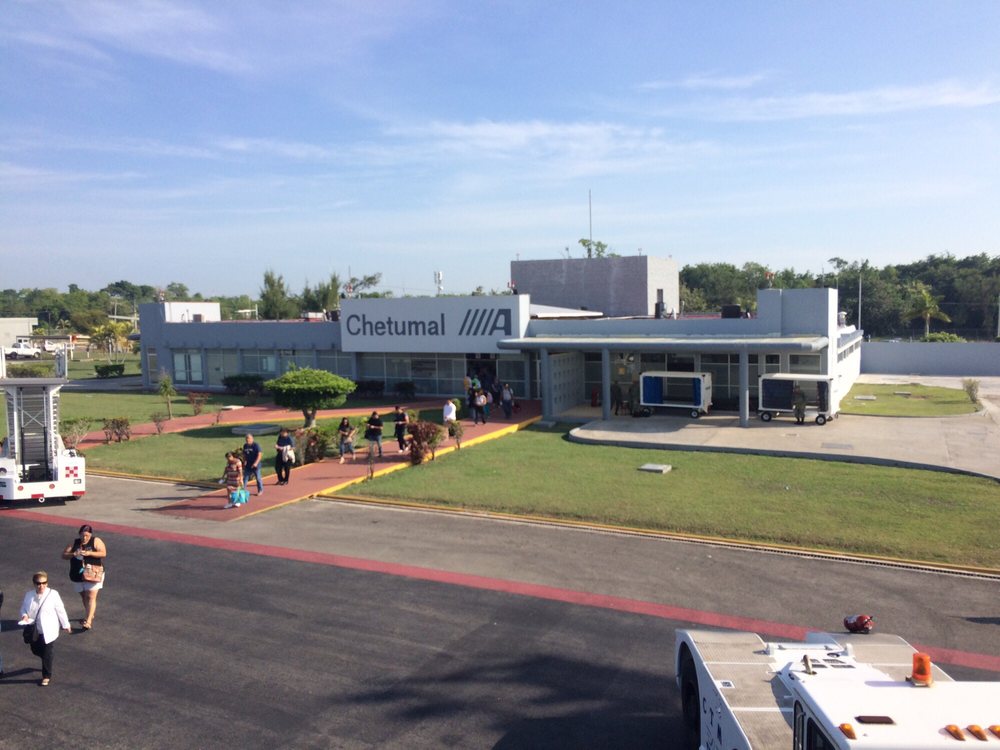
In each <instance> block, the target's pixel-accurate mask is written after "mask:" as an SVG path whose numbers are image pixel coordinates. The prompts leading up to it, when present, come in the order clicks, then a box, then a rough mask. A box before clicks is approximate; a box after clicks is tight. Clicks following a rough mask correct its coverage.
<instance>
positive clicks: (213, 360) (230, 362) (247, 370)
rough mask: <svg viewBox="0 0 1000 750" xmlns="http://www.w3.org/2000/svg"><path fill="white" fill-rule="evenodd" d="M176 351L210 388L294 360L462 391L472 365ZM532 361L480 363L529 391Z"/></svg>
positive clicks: (444, 358)
mask: <svg viewBox="0 0 1000 750" xmlns="http://www.w3.org/2000/svg"><path fill="white" fill-rule="evenodd" d="M170 354H171V362H172V364H173V370H174V374H173V378H174V382H175V383H177V384H178V385H204V386H210V387H217V386H222V385H223V380H224V379H225V378H226V377H227V376H229V375H237V374H250V375H260V376H262V377H264V378H273V377H277V376H278V375H280V374H281V373H284V372H287V371H288V370H289V369H290V368H291V367H292V366H293V365H294V366H295V367H313V368H316V369H319V370H327V371H328V372H332V373H334V374H335V375H341V376H343V377H346V378H350V379H352V380H381V381H383V382H384V383H385V386H386V391H390V392H391V391H392V390H394V388H395V386H396V385H397V384H398V383H400V382H404V381H413V383H414V384H415V385H416V388H417V393H422V394H443V395H449V394H454V395H459V394H461V393H462V391H463V379H464V377H465V374H466V372H468V371H469V369H470V366H469V360H468V359H467V358H466V357H465V356H464V355H448V354H441V355H434V354H386V353H364V354H358V355H357V370H355V366H354V362H355V359H354V357H355V355H353V354H345V353H343V352H337V351H333V350H315V351H314V350H309V351H295V350H290V349H288V350H283V349H208V350H205V352H204V359H203V358H202V350H201V349H193V348H192V349H174V350H172V351H171V353H170ZM146 362H147V367H148V368H149V373H150V377H151V378H152V379H156V377H157V376H158V374H159V367H158V359H157V353H156V350H155V349H148V350H147V352H146ZM477 362H479V360H477ZM203 363H204V367H203ZM528 363H529V358H528V357H527V356H526V355H521V354H514V355H500V356H499V357H497V358H496V359H495V360H486V361H485V362H480V365H479V366H480V367H487V366H489V369H490V371H491V374H495V375H496V377H497V378H498V379H499V380H501V381H503V382H506V383H509V384H510V385H511V387H512V388H513V389H514V392H515V393H521V394H526V393H528V392H529V391H528V385H529V382H530V379H529V367H528Z"/></svg>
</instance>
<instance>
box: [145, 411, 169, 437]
mask: <svg viewBox="0 0 1000 750" xmlns="http://www.w3.org/2000/svg"><path fill="white" fill-rule="evenodd" d="M149 418H150V419H151V420H152V421H153V426H154V427H156V434H157V435H162V434H163V428H164V426H166V424H167V422H168V421H169V420H170V417H169V416H167V415H166V414H164V413H163V412H162V411H158V412H155V413H153V414H150V415H149Z"/></svg>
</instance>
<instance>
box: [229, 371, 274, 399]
mask: <svg viewBox="0 0 1000 750" xmlns="http://www.w3.org/2000/svg"><path fill="white" fill-rule="evenodd" d="M222 384H223V385H224V386H225V387H226V393H228V394H230V395H231V396H246V395H248V394H249V393H250V391H255V392H256V393H260V392H261V391H263V390H264V378H263V376H261V375H227V376H226V377H224V378H223V379H222Z"/></svg>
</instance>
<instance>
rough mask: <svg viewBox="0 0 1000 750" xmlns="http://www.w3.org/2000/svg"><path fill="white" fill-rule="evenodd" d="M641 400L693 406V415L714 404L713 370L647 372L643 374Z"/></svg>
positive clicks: (676, 406)
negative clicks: (710, 371) (709, 371)
mask: <svg viewBox="0 0 1000 750" xmlns="http://www.w3.org/2000/svg"><path fill="white" fill-rule="evenodd" d="M639 404H640V405H641V406H645V407H649V408H652V407H667V408H674V409H689V410H690V414H691V416H692V417H693V418H695V419H697V418H698V417H700V416H701V415H702V414H708V410H709V409H711V408H712V374H711V373H708V372H644V373H642V374H641V375H640V376H639Z"/></svg>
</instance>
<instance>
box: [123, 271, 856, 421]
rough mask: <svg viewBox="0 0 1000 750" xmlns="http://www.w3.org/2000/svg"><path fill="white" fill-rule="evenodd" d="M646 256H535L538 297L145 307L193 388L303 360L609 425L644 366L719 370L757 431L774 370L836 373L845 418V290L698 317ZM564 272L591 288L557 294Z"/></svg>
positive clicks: (529, 275)
mask: <svg viewBox="0 0 1000 750" xmlns="http://www.w3.org/2000/svg"><path fill="white" fill-rule="evenodd" d="M639 259H640V260H646V259H645V258H643V257H642V256H639ZM635 260H636V259H635V258H601V259H566V260H560V261H521V262H517V263H516V264H512V272H514V273H516V274H517V275H518V276H520V279H521V280H517V286H518V291H521V290H522V289H525V290H527V289H531V288H533V287H534V288H536V289H537V290H538V292H537V293H536V294H534V295H533V294H531V293H530V292H529V293H523V294H522V293H518V294H511V295H500V296H468V297H413V298H401V299H392V298H389V299H384V298H378V299H345V300H342V305H341V309H340V310H339V316H335V317H337V318H339V319H335V320H327V319H321V320H290V321H249V320H241V321H223V320H221V319H220V312H219V305H218V303H212V302H163V303H155V304H148V305H142V306H141V307H140V311H139V312H140V326H141V331H142V334H141V336H142V338H141V341H142V352H143V358H142V373H143V383H144V385H146V386H147V387H153V386H154V385H155V382H156V379H157V377H158V374H159V372H161V371H166V372H167V373H169V374H170V376H171V377H172V378H173V381H174V383H175V384H176V385H177V387H178V388H179V389H184V390H221V389H222V388H223V378H225V377H226V376H228V375H234V374H241V373H246V374H259V375H261V376H263V377H264V378H265V379H266V378H271V377H277V376H278V375H280V374H281V373H283V372H285V371H286V370H287V369H288V368H289V366H290V365H293V364H294V365H295V366H298V367H314V368H318V369H324V370H328V371H330V372H333V373H336V374H338V375H342V376H344V377H347V378H350V379H352V380H355V381H358V380H377V381H382V382H384V383H385V389H386V393H391V392H393V390H394V387H395V385H396V384H398V383H400V382H404V381H412V382H413V383H414V384H415V386H416V390H417V394H418V395H419V396H427V397H454V396H459V395H461V394H462V393H463V378H464V377H465V375H466V373H474V372H480V373H488V375H489V376H491V377H492V378H495V379H499V380H500V381H502V382H506V383H509V384H510V385H511V386H512V388H513V389H514V392H515V393H516V394H517V396H518V397H520V398H538V399H541V401H542V412H543V415H544V416H545V417H546V418H550V419H557V418H562V419H567V418H572V417H568V416H567V412H570V411H571V410H579V408H580V407H581V406H589V407H591V408H592V410H593V413H592V414H590V416H589V417H587V418H591V419H592V418H597V417H603V418H609V417H610V416H611V406H612V398H613V394H614V393H615V392H625V393H627V392H628V391H629V389H630V388H632V389H633V392H634V388H635V386H636V385H637V384H638V383H639V380H640V376H641V375H642V374H643V373H646V372H671V373H707V374H709V375H710V377H711V383H712V401H713V407H714V408H715V409H723V410H725V409H728V410H733V411H738V412H739V414H740V417H741V421H742V422H743V423H744V424H746V421H747V420H748V419H749V417H750V415H751V414H752V413H753V412H754V411H755V410H756V408H757V401H758V398H759V394H758V378H759V376H761V375H764V374H765V373H793V374H801V375H803V376H805V377H806V378H814V379H815V378H825V379H827V381H828V383H829V388H830V391H829V399H830V401H831V404H830V405H831V407H832V408H833V410H834V411H836V407H837V405H838V404H839V401H840V399H841V398H842V397H843V396H844V395H845V394H846V393H847V391H848V390H849V389H850V387H851V385H852V384H853V383H854V381H855V379H856V378H857V376H858V374H859V372H860V362H861V352H860V345H861V340H862V332H861V331H859V330H857V329H856V328H855V327H854V326H852V325H847V324H846V322H845V320H844V316H843V315H840V314H838V310H837V292H836V290H835V289H761V290H759V292H758V295H757V309H756V311H755V312H754V314H753V315H752V316H746V315H740V314H739V313H738V312H737V313H735V314H734V312H733V311H732V310H728V311H726V313H727V316H725V317H723V316H720V317H710V318H705V317H698V318H685V317H683V316H677V315H676V312H675V311H676V310H677V309H678V308H679V303H678V300H677V295H678V291H677V290H678V288H679V285H678V284H677V281H676V277H677V270H676V264H674V263H673V261H670V262H669V263H662V262H659V261H663V260H664V259H658V262H656V263H642V264H636V263H635ZM649 260H654V259H649ZM532 264H538V265H537V266H535V267H534V268H533V267H532ZM583 264H590V265H589V266H586V267H579V266H582V265H583ZM600 264H603V266H604V267H603V268H598V265H600ZM615 264H620V265H621V266H624V270H622V269H621V268H619V270H618V271H617V272H615V271H614V267H615ZM574 266H577V267H576V268H574ZM609 269H610V270H609ZM595 272H596V273H597V275H603V278H604V279H605V286H607V285H608V284H610V285H611V286H612V287H614V288H612V289H610V290H609V289H607V288H605V286H601V287H598V288H599V289H600V293H601V295H602V299H600V300H597V301H598V302H603V304H604V305H605V306H610V307H612V308H615V310H614V311H615V312H619V313H620V312H621V310H619V309H617V307H616V306H618V305H621V306H622V307H629V306H631V307H630V309H628V313H629V314H625V315H622V314H618V315H609V314H608V313H607V311H603V310H601V309H600V308H599V307H598V306H597V305H596V304H594V302H595V300H593V299H590V298H589V297H588V295H587V294H586V286H585V284H583V282H582V281H581V279H583V278H584V277H585V276H586V275H587V274H590V273H595ZM533 274H534V276H533ZM553 279H555V281H554V282H553ZM560 279H562V280H563V281H564V283H563V284H562V287H566V286H570V287H571V289H575V290H576V295H575V296H572V297H571V296H567V295H568V291H567V290H566V289H565V288H562V291H561V292H560V294H556V293H555V292H554V291H553V290H557V289H560V283H559V280H560ZM590 283H591V285H592V286H593V282H590ZM546 289H548V290H549V291H548V292H547V291H546ZM538 294H541V295H543V296H542V297H541V298H539V297H538V296H537V295H538ZM636 297H638V298H639V300H640V301H639V302H638V303H636ZM570 299H571V300H572V301H573V302H576V303H577V304H576V305H575V306H573V307H569V306H565V305H566V303H567V300H570ZM560 303H561V304H560ZM637 304H638V308H637V307H636V305H637ZM643 311H644V314H639V313H643ZM331 317H333V316H331Z"/></svg>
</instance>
